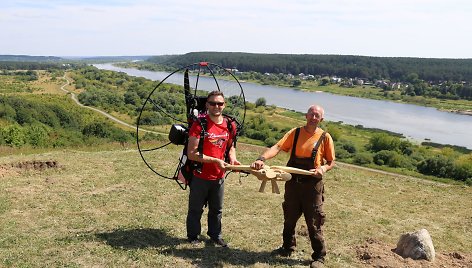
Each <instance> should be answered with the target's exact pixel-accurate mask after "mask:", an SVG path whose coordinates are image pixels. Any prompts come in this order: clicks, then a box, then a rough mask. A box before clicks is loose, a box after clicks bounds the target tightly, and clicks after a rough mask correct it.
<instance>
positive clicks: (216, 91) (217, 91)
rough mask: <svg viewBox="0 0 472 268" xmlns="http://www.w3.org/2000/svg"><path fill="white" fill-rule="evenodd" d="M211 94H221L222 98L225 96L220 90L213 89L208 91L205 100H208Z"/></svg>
mask: <svg viewBox="0 0 472 268" xmlns="http://www.w3.org/2000/svg"><path fill="white" fill-rule="evenodd" d="M211 96H221V97H223V99H224V98H225V95H223V92H221V91H219V90H213V91H212V92H210V93H208V96H207V100H208V99H209V98H210V97H211Z"/></svg>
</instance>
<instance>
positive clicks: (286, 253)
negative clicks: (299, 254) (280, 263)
mask: <svg viewBox="0 0 472 268" xmlns="http://www.w3.org/2000/svg"><path fill="white" fill-rule="evenodd" d="M293 251H294V250H292V249H286V248H284V247H280V248H278V249H275V250H274V251H272V254H273V255H279V256H282V257H290V256H292V253H293Z"/></svg>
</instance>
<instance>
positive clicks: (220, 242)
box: [211, 238, 228, 248]
mask: <svg viewBox="0 0 472 268" xmlns="http://www.w3.org/2000/svg"><path fill="white" fill-rule="evenodd" d="M211 242H213V244H215V246H218V247H222V248H227V247H228V244H227V243H226V242H225V241H224V240H223V238H217V239H213V238H212V239H211Z"/></svg>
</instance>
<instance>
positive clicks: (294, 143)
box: [290, 127, 300, 159]
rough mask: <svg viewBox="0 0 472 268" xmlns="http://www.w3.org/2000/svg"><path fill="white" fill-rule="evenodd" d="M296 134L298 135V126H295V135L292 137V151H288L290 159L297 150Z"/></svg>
mask: <svg viewBox="0 0 472 268" xmlns="http://www.w3.org/2000/svg"><path fill="white" fill-rule="evenodd" d="M298 135H300V128H299V127H297V129H296V130H295V137H294V138H293V145H292V152H291V153H290V159H292V158H293V159H295V151H296V150H297V141H298Z"/></svg>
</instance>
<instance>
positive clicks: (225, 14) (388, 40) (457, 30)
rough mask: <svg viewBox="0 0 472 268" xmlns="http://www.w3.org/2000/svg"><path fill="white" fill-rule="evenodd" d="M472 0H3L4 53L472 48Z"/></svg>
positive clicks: (370, 52) (449, 52)
mask: <svg viewBox="0 0 472 268" xmlns="http://www.w3.org/2000/svg"><path fill="white" fill-rule="evenodd" d="M470 25H472V4H471V3H470V1H469V0H441V1H440V0H350V1H349V0H284V1H282V0H273V1H269V0H237V1H222V0H218V1H217V0H133V1H131V0H121V1H120V0H118V1H112V0H95V1H92V0H80V1H79V0H77V1H75V0H49V1H43V0H19V1H12V0H2V1H0V28H1V31H2V32H1V36H2V38H1V39H2V40H1V41H0V54H23V55H42V56H98V55H102V56H117V55H164V54H184V53H187V52H193V51H232V52H253V53H279V54H338V55H364V56H381V57H422V58H472V49H470V47H472V34H471V30H470Z"/></svg>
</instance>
